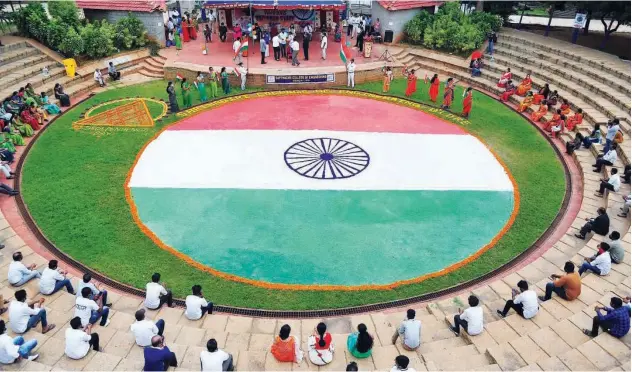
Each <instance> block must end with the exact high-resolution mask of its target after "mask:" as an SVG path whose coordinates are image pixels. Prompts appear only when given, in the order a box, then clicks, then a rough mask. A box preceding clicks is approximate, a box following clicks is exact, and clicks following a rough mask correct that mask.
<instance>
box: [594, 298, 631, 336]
mask: <svg viewBox="0 0 632 372" xmlns="http://www.w3.org/2000/svg"><path fill="white" fill-rule="evenodd" d="M601 310H604V311H605V312H606V314H605V315H604V314H602V313H601ZM595 311H596V312H597V316H595V317H594V318H593V326H592V330H588V329H584V334H586V335H587V336H590V337H597V334H598V333H599V328H601V329H602V330H603V331H604V332H608V333H610V334H611V335H612V336H614V337H617V338H620V337H623V336H625V335H626V334H628V332H629V331H630V308H629V307H627V306H623V301H622V300H621V299H620V298H618V297H612V298H611V299H610V307H599V306H595Z"/></svg>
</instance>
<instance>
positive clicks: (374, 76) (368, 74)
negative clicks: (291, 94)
mask: <svg viewBox="0 0 632 372" xmlns="http://www.w3.org/2000/svg"><path fill="white" fill-rule="evenodd" d="M203 72H204V73H207V72H208V70H205V71H203ZM178 73H179V74H180V75H182V76H183V77H185V78H187V80H189V81H193V79H195V78H196V77H197V73H198V71H197V70H189V69H185V68H180V67H165V79H167V80H173V81H175V80H176V74H178ZM335 75H336V79H335V82H333V83H317V84H314V83H306V84H285V85H283V84H266V75H265V74H248V77H247V78H246V85H247V86H249V87H265V88H266V89H268V90H276V89H293V88H297V89H323V88H331V87H341V86H346V85H347V73H346V72H344V71H342V72H336V73H335ZM381 79H382V68H381V67H380V68H375V69H371V70H356V73H355V83H356V84H361V83H366V82H371V81H380V80H381ZM229 82H230V85H231V87H232V89H235V87H237V89H239V86H240V84H241V80H240V78H239V77H237V76H236V75H235V74H234V73H231V74H230V78H229Z"/></svg>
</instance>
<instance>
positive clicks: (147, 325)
mask: <svg viewBox="0 0 632 372" xmlns="http://www.w3.org/2000/svg"><path fill="white" fill-rule="evenodd" d="M134 317H135V318H136V321H135V322H134V323H132V325H131V326H130V330H131V331H132V333H133V334H134V338H135V339H136V345H138V346H142V347H146V346H151V338H152V337H154V336H155V335H159V336H162V334H163V333H164V331H165V321H164V320H163V319H159V320H158V321H157V322H156V323H154V322H152V321H151V320H149V319H145V309H139V310H137V311H136V314H134Z"/></svg>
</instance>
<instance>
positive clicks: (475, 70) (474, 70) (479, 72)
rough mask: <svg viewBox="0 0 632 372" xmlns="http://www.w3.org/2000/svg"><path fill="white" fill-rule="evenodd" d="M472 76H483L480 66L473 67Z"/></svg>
mask: <svg viewBox="0 0 632 372" xmlns="http://www.w3.org/2000/svg"><path fill="white" fill-rule="evenodd" d="M472 76H481V70H480V69H478V68H472Z"/></svg>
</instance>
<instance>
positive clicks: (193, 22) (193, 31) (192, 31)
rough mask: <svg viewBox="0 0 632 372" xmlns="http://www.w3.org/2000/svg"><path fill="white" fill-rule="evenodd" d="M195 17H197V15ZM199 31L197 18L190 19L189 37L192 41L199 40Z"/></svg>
mask: <svg viewBox="0 0 632 372" xmlns="http://www.w3.org/2000/svg"><path fill="white" fill-rule="evenodd" d="M193 17H195V15H194V16H193ZM197 30H198V23H197V18H193V19H191V18H189V37H191V40H196V39H197Z"/></svg>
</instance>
